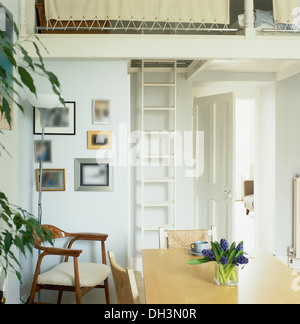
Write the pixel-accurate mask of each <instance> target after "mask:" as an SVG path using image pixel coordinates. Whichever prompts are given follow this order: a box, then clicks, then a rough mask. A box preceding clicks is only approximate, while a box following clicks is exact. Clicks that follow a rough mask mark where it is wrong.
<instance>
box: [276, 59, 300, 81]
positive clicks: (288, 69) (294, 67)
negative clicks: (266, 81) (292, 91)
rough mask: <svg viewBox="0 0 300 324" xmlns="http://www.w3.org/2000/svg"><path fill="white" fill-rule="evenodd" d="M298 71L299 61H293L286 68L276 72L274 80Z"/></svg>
mask: <svg viewBox="0 0 300 324" xmlns="http://www.w3.org/2000/svg"><path fill="white" fill-rule="evenodd" d="M298 73H300V61H299V62H296V63H293V64H291V65H289V66H287V67H286V68H284V69H282V70H279V71H277V72H276V81H281V80H284V79H287V78H289V77H291V76H293V75H295V74H298Z"/></svg>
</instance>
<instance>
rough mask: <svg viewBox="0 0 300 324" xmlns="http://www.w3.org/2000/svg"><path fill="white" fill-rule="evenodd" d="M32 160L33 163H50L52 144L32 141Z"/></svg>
mask: <svg viewBox="0 0 300 324" xmlns="http://www.w3.org/2000/svg"><path fill="white" fill-rule="evenodd" d="M34 159H35V163H39V162H44V163H51V162H52V142H51V141H34Z"/></svg>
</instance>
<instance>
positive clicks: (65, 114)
mask: <svg viewBox="0 0 300 324" xmlns="http://www.w3.org/2000/svg"><path fill="white" fill-rule="evenodd" d="M43 127H45V135H75V134H76V103H75V102H73V101H70V102H66V107H63V106H62V105H61V106H59V107H57V108H53V109H45V108H36V107H34V109H33V133H34V134H35V135H41V134H42V128H43Z"/></svg>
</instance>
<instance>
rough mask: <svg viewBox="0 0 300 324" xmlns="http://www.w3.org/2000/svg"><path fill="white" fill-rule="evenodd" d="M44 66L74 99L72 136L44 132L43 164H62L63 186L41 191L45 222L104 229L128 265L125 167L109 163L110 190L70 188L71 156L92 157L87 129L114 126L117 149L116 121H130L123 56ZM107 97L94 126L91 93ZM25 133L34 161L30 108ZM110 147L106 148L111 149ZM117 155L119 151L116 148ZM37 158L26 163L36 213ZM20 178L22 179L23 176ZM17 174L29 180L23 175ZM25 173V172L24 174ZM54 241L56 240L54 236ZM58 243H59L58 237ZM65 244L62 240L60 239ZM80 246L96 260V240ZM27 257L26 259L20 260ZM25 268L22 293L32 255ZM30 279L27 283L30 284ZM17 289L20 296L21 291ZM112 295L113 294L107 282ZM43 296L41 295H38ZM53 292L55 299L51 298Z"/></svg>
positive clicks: (97, 298)
mask: <svg viewBox="0 0 300 324" xmlns="http://www.w3.org/2000/svg"><path fill="white" fill-rule="evenodd" d="M46 66H47V69H48V70H50V71H52V72H54V73H55V74H56V75H57V76H58V78H59V80H60V82H61V84H62V90H63V96H64V99H65V100H66V101H75V102H76V120H77V122H76V136H55V135H51V136H50V135H46V137H45V139H47V140H51V141H52V154H53V161H52V163H47V164H45V165H44V168H50V169H55V168H61V169H65V172H66V191H65V192H44V193H43V220H42V222H43V223H44V224H53V225H55V226H57V227H59V228H61V229H63V230H66V231H68V232H98V233H107V234H108V235H109V237H108V240H107V244H106V247H107V250H114V251H115V254H116V258H117V260H118V262H119V263H120V265H121V266H123V267H126V266H127V256H128V251H127V249H128V244H127V242H128V230H127V229H128V221H129V205H128V204H129V203H128V202H129V168H128V167H125V166H121V167H119V166H116V167H115V169H114V177H115V181H114V192H112V193H101V192H75V191H74V159H75V158H95V157H96V153H97V151H95V150H88V149H87V132H88V131H91V130H107V131H113V132H114V135H115V136H116V143H115V148H116V149H117V152H118V145H119V124H120V123H126V124H127V125H128V129H129V127H130V119H129V118H130V113H129V97H130V95H129V76H128V75H127V62H125V61H49V62H46ZM37 84H39V86H38V92H40V93H43V92H48V91H49V89H48V85H47V83H46V82H44V81H42V82H40V81H38V82H37ZM97 98H98V99H99V98H103V99H110V100H111V110H112V119H111V120H112V121H111V125H108V126H99V125H98V126H97V125H93V124H92V99H97ZM29 118H30V126H31V127H30V131H29V132H30V137H31V140H30V141H27V143H26V144H25V143H24V145H26V146H27V147H28V149H29V150H30V151H31V153H30V157H28V159H29V160H30V161H31V162H32V161H33V150H32V141H33V139H40V136H38V135H36V136H32V108H30V111H29ZM110 153H111V152H110ZM117 157H118V154H117ZM37 168H38V164H34V163H31V170H30V175H29V177H30V187H31V191H30V192H31V196H32V210H33V212H34V213H35V215H37V204H38V193H37V191H36V181H35V176H34V173H35V169H37ZM23 178H24V179H23ZM23 178H22V180H24V181H28V179H25V177H23ZM27 178H28V177H27ZM57 243H58V242H57ZM58 244H59V243H58ZM63 244H64V243H63ZM77 246H79V247H83V248H87V250H88V251H89V253H87V254H84V255H83V257H82V259H81V260H82V261H88V260H90V261H100V256H101V254H100V253H101V250H100V245H95V244H88V243H78V245H77ZM45 260H46V261H45V266H44V267H43V270H46V269H48V268H49V267H50V266H51V265H53V264H55V262H57V261H58V260H56V259H54V258H53V259H45ZM24 262H26V261H24ZM24 269H26V271H25V272H26V280H25V284H27V285H25V286H27V294H28V293H29V292H30V291H28V288H30V284H31V280H32V276H33V272H32V271H28V269H30V270H31V269H32V260H31V259H29V260H28V261H27V263H26V264H25V265H24ZM29 283H30V284H29ZM22 294H23V295H24V296H25V295H26V291H24V289H23V292H22ZM111 295H112V300H113V301H116V300H115V296H114V288H113V285H112V282H111ZM43 296H44V295H43ZM52 296H53V300H52V301H55V300H56V294H52V293H51V294H50V293H49V294H48V293H47V301H49V300H50V301H51V299H52ZM54 298H55V299H54ZM74 300H75V299H74V296H73V294H70V293H69V294H65V299H63V302H64V303H68V302H74ZM83 302H89V303H94V302H95V303H101V302H104V293H103V292H102V291H101V292H91V293H89V294H88V295H87V296H86V297H85V298H84V300H83Z"/></svg>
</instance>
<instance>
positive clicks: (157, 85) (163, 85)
mask: <svg viewBox="0 0 300 324" xmlns="http://www.w3.org/2000/svg"><path fill="white" fill-rule="evenodd" d="M175 86H176V84H175V83H144V87H175Z"/></svg>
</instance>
